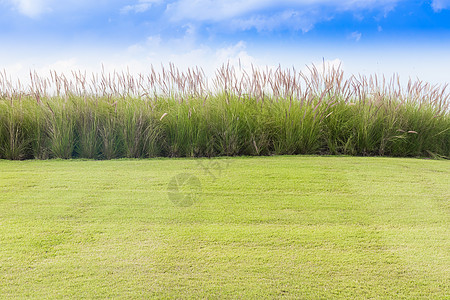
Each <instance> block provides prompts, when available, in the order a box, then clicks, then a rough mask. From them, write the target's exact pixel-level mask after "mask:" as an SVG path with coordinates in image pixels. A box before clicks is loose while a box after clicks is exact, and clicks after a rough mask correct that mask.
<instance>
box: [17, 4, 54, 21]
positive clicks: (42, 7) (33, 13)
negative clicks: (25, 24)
mask: <svg viewBox="0 0 450 300" xmlns="http://www.w3.org/2000/svg"><path fill="white" fill-rule="evenodd" d="M9 2H10V4H11V5H12V6H13V7H14V8H15V9H16V10H17V11H19V13H21V14H23V15H25V16H27V17H30V18H36V17H39V16H40V15H41V14H43V13H45V12H50V11H51V10H52V9H51V2H53V0H10V1H9Z"/></svg>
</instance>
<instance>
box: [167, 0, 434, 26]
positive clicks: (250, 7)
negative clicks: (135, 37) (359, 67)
mask: <svg viewBox="0 0 450 300" xmlns="http://www.w3.org/2000/svg"><path fill="white" fill-rule="evenodd" d="M399 1H401V0H382V1H376V0H341V1H336V0H279V1H271V0H197V1H191V0H179V1H176V2H174V3H171V4H168V5H167V12H168V13H169V15H170V16H171V18H172V20H176V21H179V20H197V21H223V20H227V19H231V18H236V17H240V16H244V15H247V14H252V13H255V12H260V11H266V12H267V11H268V10H274V9H275V10H278V11H279V10H280V9H281V10H300V9H301V10H302V11H304V12H306V11H311V10H315V9H317V7H318V6H324V7H330V8H333V9H336V10H343V11H347V10H351V11H353V10H360V9H373V8H379V9H383V10H385V9H389V10H390V9H392V8H393V7H394V6H395V4H396V3H397V2H399ZM442 1H443V0H442Z"/></svg>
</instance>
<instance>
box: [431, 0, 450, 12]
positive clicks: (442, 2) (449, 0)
mask: <svg viewBox="0 0 450 300" xmlns="http://www.w3.org/2000/svg"><path fill="white" fill-rule="evenodd" d="M431 7H432V8H433V10H434V11H435V12H439V11H441V10H443V9H450V0H433V1H432V2H431Z"/></svg>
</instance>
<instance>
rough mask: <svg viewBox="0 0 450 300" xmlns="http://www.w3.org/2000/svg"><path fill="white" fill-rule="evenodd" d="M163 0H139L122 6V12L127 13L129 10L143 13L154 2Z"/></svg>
mask: <svg viewBox="0 0 450 300" xmlns="http://www.w3.org/2000/svg"><path fill="white" fill-rule="evenodd" d="M161 2H162V0H139V2H138V3H136V4H133V5H127V6H124V7H122V9H121V10H120V12H121V13H122V14H127V13H129V12H135V13H143V12H146V11H147V10H149V9H150V8H151V7H152V5H153V4H158V3H161Z"/></svg>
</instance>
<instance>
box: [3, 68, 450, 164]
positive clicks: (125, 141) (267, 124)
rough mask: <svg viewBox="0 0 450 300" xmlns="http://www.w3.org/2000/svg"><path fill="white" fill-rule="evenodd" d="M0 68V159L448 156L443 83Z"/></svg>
mask: <svg viewBox="0 0 450 300" xmlns="http://www.w3.org/2000/svg"><path fill="white" fill-rule="evenodd" d="M30 75H31V76H30V77H31V84H30V86H28V87H26V88H24V87H22V86H21V85H20V83H17V84H15V85H14V84H13V83H12V81H11V80H9V79H8V77H7V75H6V74H4V73H3V74H0V158H2V159H13V160H19V159H32V158H35V159H47V158H63V159H68V158H90V159H112V158H121V157H129V158H146V157H157V156H168V157H186V156H187V157H203V156H206V157H211V156H237V155H279V154H291V155H292V154H332V155H340V154H345V155H388V156H405V157H406V156H422V157H423V156H425V157H440V158H449V157H450V116H449V103H450V101H449V97H450V95H449V93H448V91H447V89H446V87H447V86H433V85H430V84H428V83H424V82H422V81H417V82H412V81H409V83H408V84H407V85H406V86H402V85H401V84H400V81H399V79H398V77H396V76H394V77H393V78H391V80H386V79H385V78H383V79H382V80H379V78H378V77H376V76H370V77H365V76H359V77H355V76H351V77H349V78H348V79H345V80H344V74H343V72H342V71H341V70H340V69H339V68H337V69H334V68H328V69H325V68H324V69H322V70H318V69H317V68H311V69H310V72H309V73H308V74H304V73H302V72H296V71H295V70H282V69H280V68H278V69H275V70H273V69H268V68H267V69H265V70H260V69H256V68H253V69H252V72H245V71H244V70H241V69H235V68H234V67H232V66H230V65H224V66H222V67H221V68H220V69H218V70H217V72H216V76H215V77H214V78H213V79H212V80H208V78H206V76H205V74H204V73H203V71H202V70H201V69H199V68H194V69H188V70H187V71H186V72H180V71H179V70H178V69H176V68H175V67H174V66H173V65H170V66H169V68H166V69H164V68H163V69H162V71H161V72H156V71H155V70H154V69H153V68H151V69H150V71H149V73H148V74H146V75H143V74H141V75H138V76H133V75H131V74H129V73H117V72H114V73H112V74H106V73H103V74H93V75H91V77H89V76H87V74H85V73H82V72H73V73H72V76H71V77H66V75H64V74H57V73H56V72H52V73H51V76H50V77H49V78H43V77H39V76H38V75H36V74H35V73H31V74H30Z"/></svg>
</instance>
